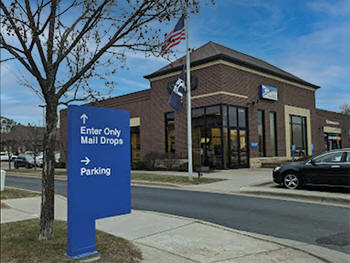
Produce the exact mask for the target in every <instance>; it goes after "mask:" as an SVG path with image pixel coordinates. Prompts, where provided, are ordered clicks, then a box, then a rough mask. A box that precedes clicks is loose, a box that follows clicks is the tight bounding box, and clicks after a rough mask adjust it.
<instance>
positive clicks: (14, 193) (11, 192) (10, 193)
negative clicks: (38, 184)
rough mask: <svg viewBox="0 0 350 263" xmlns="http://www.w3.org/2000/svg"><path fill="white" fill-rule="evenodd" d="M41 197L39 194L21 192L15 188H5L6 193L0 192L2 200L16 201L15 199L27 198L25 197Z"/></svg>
mask: <svg viewBox="0 0 350 263" xmlns="http://www.w3.org/2000/svg"><path fill="white" fill-rule="evenodd" d="M36 196H40V194H39V193H35V192H30V191H25V190H20V189H13V188H5V190H4V191H2V192H0V197H1V198H0V199H1V200H5V199H15V198H25V197H36Z"/></svg>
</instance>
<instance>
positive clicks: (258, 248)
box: [1, 196, 349, 263]
mask: <svg viewBox="0 0 350 263" xmlns="http://www.w3.org/2000/svg"><path fill="white" fill-rule="evenodd" d="M2 202H4V203H6V204H7V205H8V206H10V207H11V208H9V209H1V223H7V222H13V221H20V220H25V219H31V218H37V217H39V211H40V197H33V198H23V199H12V200H3V201H2ZM55 215H56V219H59V220H66V218H67V201H66V198H64V197H62V196H55ZM96 228H97V229H99V230H101V231H104V232H107V233H110V234H112V235H115V236H119V237H123V238H125V239H128V240H130V241H132V242H133V243H134V244H135V245H136V246H137V247H139V248H140V249H141V251H142V253H143V258H144V261H143V262H145V263H163V262H164V263H179V262H181V263H190V262H208V263H209V262H213V263H214V262H217V263H230V262H231V263H234V262H240V263H248V262H259V263H265V262H266V263H270V262H271V263H272V262H286V263H292V262H293V263H303V262H305V263H321V262H323V263H324V262H333V263H338V262H339V263H341V262H348V260H349V255H347V254H344V253H341V252H337V251H334V250H329V249H327V248H323V247H319V246H314V245H310V244H306V243H302V242H296V241H291V240H285V239H278V238H273V237H270V236H264V235H259V234H253V233H247V232H243V231H237V230H233V229H229V228H225V227H221V226H218V225H214V224H211V223H207V222H203V221H198V220H194V219H190V218H182V217H177V216H170V215H166V214H160V213H155V212H147V211H135V210H133V211H132V213H131V214H129V215H124V216H119V217H110V218H105V219H101V220H97V223H96ZM97 249H98V248H97Z"/></svg>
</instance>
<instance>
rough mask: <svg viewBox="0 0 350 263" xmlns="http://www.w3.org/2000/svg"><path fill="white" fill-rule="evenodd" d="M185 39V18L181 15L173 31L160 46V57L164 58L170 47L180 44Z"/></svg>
mask: <svg viewBox="0 0 350 263" xmlns="http://www.w3.org/2000/svg"><path fill="white" fill-rule="evenodd" d="M184 39H185V17H184V16H183V15H182V16H181V17H180V19H179V21H177V23H176V25H175V27H174V29H173V30H172V31H171V32H170V33H169V34H168V35H167V37H166V39H165V41H164V42H163V45H162V51H161V53H160V54H161V56H164V55H165V54H166V53H167V52H168V51H169V50H170V49H171V48H172V47H175V46H176V45H178V44H180V42H181V40H184Z"/></svg>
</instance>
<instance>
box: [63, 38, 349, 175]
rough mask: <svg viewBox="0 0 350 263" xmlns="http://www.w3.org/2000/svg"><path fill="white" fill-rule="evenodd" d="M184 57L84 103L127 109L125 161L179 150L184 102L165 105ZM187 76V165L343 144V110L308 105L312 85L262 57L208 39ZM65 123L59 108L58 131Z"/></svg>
mask: <svg viewBox="0 0 350 263" xmlns="http://www.w3.org/2000/svg"><path fill="white" fill-rule="evenodd" d="M184 64H185V58H184V57H183V58H180V59H178V60H176V61H175V62H173V63H172V64H169V65H167V66H165V67H163V68H161V69H160V70H158V71H156V72H154V73H152V74H150V75H147V76H145V78H146V79H148V80H149V81H150V89H148V90H144V91H140V92H136V93H131V94H127V95H124V96H119V97H114V98H111V99H107V100H103V101H99V102H96V103H91V104H90V105H94V106H100V107H111V108H120V109H125V110H129V111H130V118H131V119H130V126H131V144H132V161H133V162H137V161H140V160H143V159H144V158H145V156H146V155H147V154H149V153H158V154H164V156H168V157H169V156H172V155H173V156H176V158H180V159H186V158H187V139H186V135H187V127H186V126H187V120H186V110H187V109H186V103H183V110H182V112H181V113H179V114H178V113H174V111H173V110H172V108H170V107H169V106H168V99H169V96H170V95H169V90H170V89H169V87H171V85H172V83H174V81H176V79H177V77H178V76H179V74H180V73H181V70H182V67H183V65H184ZM191 77H192V79H195V80H196V81H195V82H196V84H194V85H193V88H194V89H193V90H192V92H191V103H192V143H193V146H192V147H193V163H194V166H201V165H205V166H207V165H208V166H211V167H212V168H216V169H230V168H239V167H258V166H260V165H261V163H263V162H271V161H278V160H283V159H288V158H291V155H292V150H293V149H295V155H297V156H301V155H305V156H308V155H312V154H317V153H320V152H323V151H325V149H334V148H345V147H350V116H348V115H343V114H340V113H335V112H329V111H324V110H319V109H316V107H315V92H316V91H317V89H319V88H320V87H318V86H316V85H314V84H311V83H308V82H306V81H304V80H302V79H300V78H298V77H296V76H294V75H292V74H290V73H288V72H285V71H283V70H281V69H279V68H277V67H275V66H273V65H271V64H269V63H267V62H265V61H262V60H260V59H257V58H254V57H251V56H248V55H246V54H243V53H240V52H237V51H235V50H232V49H230V48H227V47H224V46H222V45H219V44H216V43H214V42H208V43H207V44H205V45H204V46H202V47H200V48H198V49H197V50H194V51H193V52H192V53H191ZM65 123H66V111H61V128H63V129H61V131H65V130H66V129H64V127H65V125H66V124H65ZM61 140H62V141H66V134H65V133H62V134H61ZM293 145H295V146H293ZM294 147H295V148H294Z"/></svg>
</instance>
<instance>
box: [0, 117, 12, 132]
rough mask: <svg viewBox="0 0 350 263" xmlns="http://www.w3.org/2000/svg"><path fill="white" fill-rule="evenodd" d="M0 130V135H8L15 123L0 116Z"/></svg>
mask: <svg viewBox="0 0 350 263" xmlns="http://www.w3.org/2000/svg"><path fill="white" fill-rule="evenodd" d="M0 123H1V130H0V133H9V132H10V131H11V129H12V127H13V126H15V125H16V122H15V121H13V120H11V119H8V118H6V117H3V116H0Z"/></svg>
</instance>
